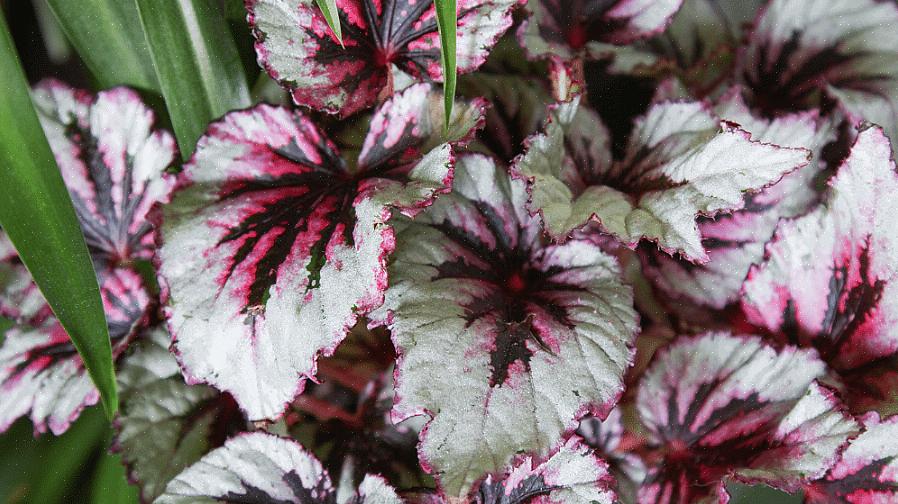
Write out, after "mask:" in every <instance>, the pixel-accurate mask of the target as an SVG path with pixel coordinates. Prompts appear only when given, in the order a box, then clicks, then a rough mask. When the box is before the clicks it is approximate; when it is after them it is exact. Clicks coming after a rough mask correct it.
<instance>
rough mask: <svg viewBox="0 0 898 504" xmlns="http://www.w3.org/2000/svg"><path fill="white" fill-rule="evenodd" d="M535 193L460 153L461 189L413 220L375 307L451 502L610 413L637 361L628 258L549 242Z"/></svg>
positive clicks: (408, 407) (401, 407)
mask: <svg viewBox="0 0 898 504" xmlns="http://www.w3.org/2000/svg"><path fill="white" fill-rule="evenodd" d="M525 199H526V193H525V190H524V186H523V184H521V183H519V182H517V181H512V180H510V179H509V178H508V176H507V175H506V174H505V173H504V172H503V171H501V170H500V169H499V168H497V167H496V165H495V163H494V162H493V161H492V160H491V159H489V158H487V157H485V156H480V155H469V156H465V157H462V158H460V159H459V164H458V165H457V166H456V177H455V183H454V189H453V193H451V194H449V195H446V196H444V197H442V198H440V199H439V200H438V201H437V202H436V203H434V205H433V206H431V207H430V208H428V209H427V210H426V211H424V212H422V213H421V214H419V215H418V216H417V217H416V218H415V220H414V221H409V222H403V224H402V230H401V232H400V233H399V235H398V236H397V253H396V255H395V257H394V260H393V262H392V263H391V267H390V275H391V285H390V288H389V290H388V291H387V295H386V300H385V304H384V307H383V308H382V309H381V310H380V311H378V312H377V316H378V317H380V318H382V319H384V320H387V321H388V322H389V323H390V328H391V331H392V336H393V341H394V344H395V345H396V348H397V351H398V352H399V362H398V367H397V374H396V376H397V378H396V393H397V399H396V403H395V406H394V412H393V417H394V421H397V420H401V419H404V418H407V417H410V416H414V415H421V414H428V415H430V416H431V417H432V421H431V422H430V423H429V424H428V425H427V428H426V429H425V431H424V432H423V433H422V441H421V447H420V451H421V456H422V459H423V462H424V464H425V467H427V468H428V469H429V470H430V471H432V472H433V473H434V474H435V475H436V477H437V478H438V480H439V482H440V484H441V488H442V489H443V490H444V491H445V492H446V493H447V495H449V496H450V497H457V496H463V495H466V494H467V493H468V491H469V490H470V488H471V485H472V484H473V483H474V481H475V480H476V479H477V478H480V477H481V476H482V475H483V474H485V473H488V472H493V471H497V470H500V469H501V468H502V467H503V466H504V465H505V464H506V463H508V462H509V461H510V460H511V458H512V457H513V456H514V455H515V454H516V453H518V452H533V453H536V454H538V455H542V454H545V453H546V452H547V451H548V450H549V449H551V448H552V447H553V446H555V445H556V444H557V443H558V442H559V440H560V439H561V436H562V434H563V433H564V432H565V431H572V430H573V429H574V428H575V427H576V422H577V419H578V418H579V417H581V416H583V415H585V414H586V413H588V412H595V413H597V414H600V415H603V414H607V412H608V411H610V409H611V407H612V406H613V404H614V402H615V401H616V399H617V397H618V395H619V394H620V393H621V391H622V387H623V373H624V371H625V370H626V368H627V367H628V366H629V364H630V362H631V358H632V353H633V352H632V348H631V344H632V341H633V338H634V335H635V332H636V329H637V323H636V313H635V312H634V310H633V308H632V293H631V291H630V289H629V287H627V286H625V285H623V283H622V282H621V281H620V279H619V268H618V265H617V263H616V262H615V260H614V259H613V258H612V257H610V256H608V255H606V254H604V253H603V252H602V251H601V250H600V249H599V247H598V246H596V245H595V244H593V243H592V242H589V241H586V240H571V241H569V242H567V243H565V244H563V245H553V244H549V243H546V241H545V240H544V238H543V236H542V232H541V229H540V225H539V221H538V219H536V218H533V217H531V216H530V215H529V214H528V213H527V212H526V210H525V209H524V207H523V204H524V201H525ZM447 376H448V377H452V379H446V377H447ZM512 426H513V427H512Z"/></svg>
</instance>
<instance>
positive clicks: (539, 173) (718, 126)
mask: <svg viewBox="0 0 898 504" xmlns="http://www.w3.org/2000/svg"><path fill="white" fill-rule="evenodd" d="M551 113H552V117H551V118H550V120H548V121H547V122H546V124H545V127H544V131H543V132H541V133H538V134H536V135H534V136H532V137H530V138H529V139H528V145H527V147H528V148H527V151H526V152H525V153H524V154H523V155H522V156H520V157H519V158H518V159H516V160H515V162H514V165H513V166H512V173H513V174H514V175H515V176H516V177H519V178H523V179H524V180H526V181H527V182H528V186H529V187H528V190H529V192H530V201H529V202H528V208H529V209H530V210H531V211H532V212H535V213H539V214H540V215H541V217H542V220H543V222H544V224H545V226H546V230H547V232H548V234H549V235H550V236H551V237H553V238H554V239H556V240H561V239H564V238H566V237H567V236H569V235H570V233H571V232H572V231H574V230H575V229H577V228H579V227H581V226H583V225H585V224H586V223H587V222H589V221H590V220H596V221H597V222H598V223H599V224H600V225H601V227H602V229H603V230H604V231H605V232H608V233H610V234H612V235H614V236H615V237H616V238H617V239H618V240H620V241H621V242H622V243H624V244H625V245H627V246H629V247H635V245H636V244H637V243H639V241H641V240H643V239H648V240H652V241H655V242H657V243H658V246H659V247H660V248H661V249H663V250H664V251H666V252H668V253H674V252H678V253H680V254H681V255H682V256H684V257H686V258H687V259H689V260H692V261H698V262H707V260H708V255H707V252H706V251H705V249H704V247H702V244H701V236H700V234H699V229H698V226H697V224H696V218H697V217H698V216H700V215H706V216H713V215H715V214H717V213H719V212H722V211H727V210H738V209H739V208H741V207H742V205H743V204H744V201H743V197H744V195H745V193H747V192H750V191H756V190H760V189H762V188H764V187H766V186H767V185H770V184H772V183H774V182H776V181H777V180H779V179H780V178H781V177H782V176H783V175H784V174H786V173H789V172H791V171H792V170H794V169H796V168H799V167H801V166H804V165H805V164H807V161H808V156H809V153H808V151H806V150H804V149H800V148H799V149H796V148H783V147H778V146H775V145H771V144H765V143H762V142H757V141H753V140H752V139H751V136H750V135H749V133H748V132H746V131H744V130H742V129H741V128H739V127H737V126H735V125H732V124H729V123H726V122H719V121H718V120H717V118H716V117H715V116H714V115H713V113H712V112H711V111H710V110H708V108H707V107H706V106H705V105H704V104H702V103H699V102H663V103H657V104H655V105H653V106H651V107H650V108H649V111H648V112H647V113H646V115H645V116H643V117H641V118H639V119H637V120H636V123H635V127H634V131H633V133H632V135H631V137H630V142H629V144H628V146H627V149H626V152H625V154H624V158H623V159H621V160H617V161H611V155H610V153H608V152H605V153H604V154H603V155H597V154H595V153H601V152H602V147H601V146H600V147H596V148H593V149H591V150H590V152H592V153H593V154H592V155H590V156H582V155H578V152H577V151H576V150H575V149H574V148H571V147H570V146H579V145H589V144H594V143H596V141H597V140H596V138H595V133H594V132H595V131H600V132H601V131H604V128H603V127H601V126H600V125H601V121H600V120H599V118H598V116H597V115H596V114H595V113H594V112H592V111H590V110H589V109H587V108H585V107H583V106H582V105H579V96H575V97H573V99H572V101H571V102H563V103H561V104H559V105H557V106H555V107H554V108H553V110H552V111H551ZM586 125H590V127H586ZM603 135H604V134H600V135H599V138H601V137H602V136H603ZM558 159H562V161H561V162H558V161H557V160H558Z"/></svg>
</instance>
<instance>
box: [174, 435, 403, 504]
mask: <svg viewBox="0 0 898 504" xmlns="http://www.w3.org/2000/svg"><path fill="white" fill-rule="evenodd" d="M336 497H337V496H336V490H334V487H333V484H332V482H331V479H330V476H328V474H327V471H325V470H324V468H323V467H321V463H320V462H318V460H317V459H316V458H315V457H314V456H313V455H312V454H311V453H309V452H307V451H305V450H304V449H303V448H302V447H301V446H300V445H299V444H297V443H296V442H294V441H292V440H289V439H284V438H281V437H278V436H274V435H272V434H268V433H264V432H254V433H249V434H241V435H239V436H237V437H233V438H231V439H229V440H228V441H227V442H226V443H225V444H224V446H222V447H221V448H218V449H216V450H213V451H212V452H210V453H209V454H208V455H206V456H205V457H203V458H202V459H200V461H199V462H197V463H196V464H194V465H192V466H190V467H189V468H187V469H186V470H185V471H184V472H183V473H181V474H180V475H179V476H178V477H177V478H175V479H174V480H173V481H172V482H171V483H169V484H168V487H167V488H166V490H165V493H164V494H163V495H162V496H160V497H159V498H158V499H156V503H157V504H178V503H184V504H187V503H190V504H193V503H197V502H209V503H212V502H272V503H275V502H278V503H279V502H302V503H304V504H305V503H308V504H334V503H336ZM401 502H402V501H401V500H400V499H399V496H398V495H397V494H396V491H395V490H393V489H392V488H391V487H390V486H389V485H387V484H386V483H385V482H384V481H383V480H382V479H381V478H380V477H379V476H373V475H369V476H368V477H366V478H365V480H364V481H363V482H362V484H361V485H359V488H358V491H357V493H356V495H355V496H354V497H353V498H352V499H351V500H350V503H351V504H401Z"/></svg>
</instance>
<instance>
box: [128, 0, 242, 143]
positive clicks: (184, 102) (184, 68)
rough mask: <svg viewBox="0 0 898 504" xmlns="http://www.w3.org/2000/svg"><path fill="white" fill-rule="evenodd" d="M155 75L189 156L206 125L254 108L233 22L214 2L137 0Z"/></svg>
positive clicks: (204, 0)
mask: <svg viewBox="0 0 898 504" xmlns="http://www.w3.org/2000/svg"><path fill="white" fill-rule="evenodd" d="M136 1H137V6H138V10H139V12H140V21H141V24H142V25H143V29H144V33H146V36H147V41H148V42H149V46H150V54H151V55H152V59H153V63H154V65H155V67H156V76H157V78H158V79H159V83H160V85H161V88H162V96H163V97H164V98H165V103H166V107H167V108H168V113H169V116H171V121H172V125H173V127H174V130H175V136H176V137H177V139H178V145H179V146H180V148H181V156H182V157H183V158H184V159H187V158H189V157H190V154H191V153H192V152H193V148H194V146H195V145H196V141H197V140H198V139H199V137H200V136H202V134H203V132H204V131H205V130H206V126H207V125H208V124H209V123H210V122H211V121H212V120H213V119H216V118H218V117H221V116H222V115H224V114H225V113H226V112H228V111H230V110H234V109H238V108H244V107H247V106H249V104H250V101H249V90H248V88H247V85H246V76H245V75H244V74H243V67H242V66H241V64H240V56H239V55H238V53H237V48H236V46H235V45H234V40H233V39H232V38H231V35H230V31H229V30H228V25H227V23H226V22H225V20H224V18H223V17H222V15H221V12H220V11H219V10H218V9H216V8H215V7H214V6H213V5H212V4H211V2H210V0H167V1H165V2H160V1H159V0H136Z"/></svg>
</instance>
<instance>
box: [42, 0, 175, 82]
mask: <svg viewBox="0 0 898 504" xmlns="http://www.w3.org/2000/svg"><path fill="white" fill-rule="evenodd" d="M41 1H46V2H47V3H49V4H50V8H51V9H52V11H53V14H55V15H56V19H57V20H58V21H59V24H60V25H61V26H62V29H63V31H64V32H65V34H66V36H68V38H69V40H71V41H72V45H74V46H75V49H76V50H77V51H78V54H79V55H80V56H81V59H83V60H84V63H85V64H86V65H87V67H88V68H89V69H90V71H91V73H92V74H93V75H94V76H95V77H96V79H97V83H98V84H99V85H100V87H103V88H109V87H113V86H117V85H127V86H133V87H137V88H141V89H146V90H150V91H157V92H158V91H159V83H158V82H157V81H156V73H155V71H154V70H153V65H152V61H151V60H150V51H149V49H148V48H147V42H146V38H145V37H144V36H143V30H142V29H141V27H140V17H139V16H138V14H137V5H136V4H135V3H134V2H133V0H131V1H123V0H79V1H77V2H73V1H72V0H41Z"/></svg>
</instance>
